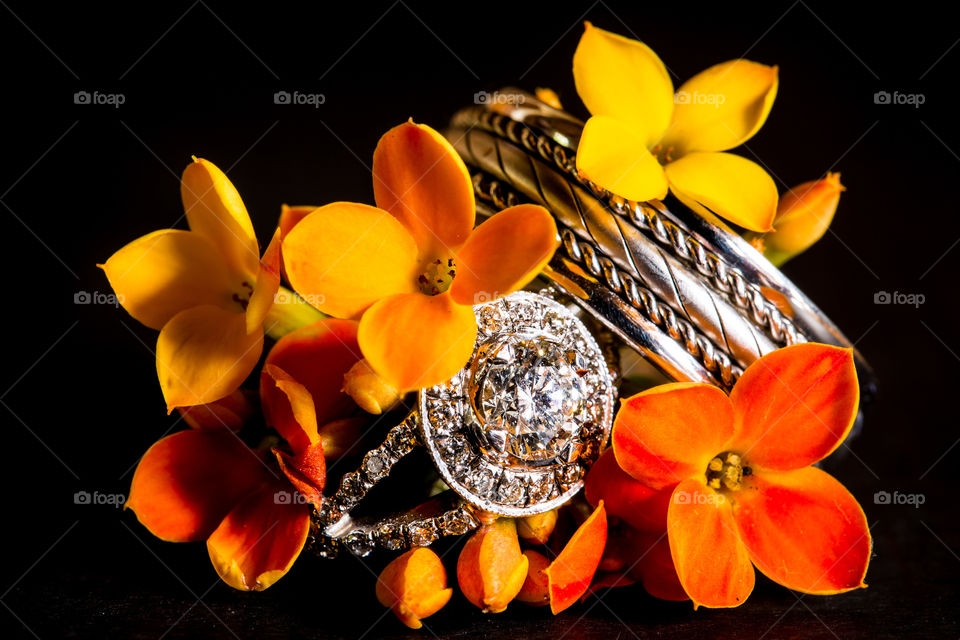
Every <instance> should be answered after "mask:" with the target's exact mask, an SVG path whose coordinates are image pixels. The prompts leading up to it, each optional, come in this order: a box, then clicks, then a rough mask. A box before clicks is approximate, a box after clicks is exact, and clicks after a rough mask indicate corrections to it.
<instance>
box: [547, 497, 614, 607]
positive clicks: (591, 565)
mask: <svg viewBox="0 0 960 640" xmlns="http://www.w3.org/2000/svg"><path fill="white" fill-rule="evenodd" d="M606 544H607V512H606V511H604V508H603V501H602V500H601V501H600V504H599V505H597V508H596V509H595V510H594V511H593V513H592V514H590V517H589V518H587V519H586V520H585V521H584V523H583V524H582V525H580V528H578V529H577V530H576V531H575V532H574V534H573V537H571V538H570V541H569V542H567V544H566V546H565V547H564V548H563V550H562V551H561V552H560V553H559V554H558V555H557V557H556V558H554V560H553V562H551V563H550V566H549V567H547V569H546V574H547V579H548V585H549V588H550V611H551V612H553V614H554V615H556V614H558V613H560V612H561V611H563V610H564V609H567V608H568V607H570V606H571V605H573V604H574V603H575V602H576V601H577V600H579V599H580V596H582V595H583V594H584V593H586V591H587V589H588V588H590V581H591V580H593V575H594V574H595V573H596V572H597V567H598V566H599V565H600V559H601V558H602V557H603V549H604V547H605V546H606Z"/></svg>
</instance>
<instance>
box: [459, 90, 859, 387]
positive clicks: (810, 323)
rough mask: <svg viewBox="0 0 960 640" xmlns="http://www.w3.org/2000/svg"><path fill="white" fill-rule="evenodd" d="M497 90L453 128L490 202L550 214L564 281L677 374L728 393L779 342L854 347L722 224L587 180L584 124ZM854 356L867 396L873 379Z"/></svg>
mask: <svg viewBox="0 0 960 640" xmlns="http://www.w3.org/2000/svg"><path fill="white" fill-rule="evenodd" d="M497 95H498V96H499V97H500V98H501V99H500V100H498V101H496V102H495V103H487V104H485V105H483V106H473V107H468V108H466V109H463V110H461V111H460V112H458V113H457V114H456V115H454V117H453V119H452V122H451V126H450V129H449V130H448V131H447V137H448V139H449V140H450V142H451V143H452V144H453V146H454V148H456V149H457V151H458V152H459V153H460V154H461V156H462V157H463V159H464V161H465V162H466V164H467V165H468V167H469V168H471V169H472V172H473V177H474V184H475V186H476V187H477V189H476V191H477V197H478V201H480V203H481V204H482V205H483V207H482V208H484V209H486V210H487V212H488V213H494V212H495V211H496V210H498V209H502V208H504V207H506V206H510V205H512V204H518V203H520V202H524V201H528V202H535V203H537V204H542V205H543V206H545V207H546V208H547V209H549V210H550V211H551V212H552V213H553V214H554V216H555V217H556V219H557V222H558V225H559V227H560V229H561V237H562V238H563V250H562V251H558V253H557V256H555V258H554V260H553V262H552V263H551V267H552V268H553V270H554V271H555V272H557V273H558V274H559V275H560V279H558V284H559V285H560V286H561V287H564V288H565V289H566V290H567V291H568V293H570V294H571V295H572V296H573V297H574V299H575V300H577V302H578V303H580V304H581V305H583V306H584V308H586V309H587V310H588V311H590V312H591V313H593V314H594V315H595V316H596V317H597V318H598V319H600V320H601V321H602V322H604V323H605V324H606V325H607V326H609V327H610V328H611V330H612V331H614V332H615V333H616V334H617V335H618V337H620V338H621V339H623V340H624V341H625V342H626V343H627V344H629V345H630V346H631V347H633V348H634V349H636V350H637V351H638V352H639V353H640V354H641V355H643V356H644V357H646V358H647V360H649V361H650V362H651V363H652V364H654V365H655V366H657V367H658V368H659V369H661V370H662V371H663V372H664V373H665V374H667V375H668V376H669V377H671V378H674V379H677V380H690V381H697V382H711V383H715V384H720V385H723V386H724V387H726V388H728V389H729V388H730V387H731V386H732V385H733V383H734V382H735V381H736V378H737V377H738V376H739V374H740V373H741V372H742V370H743V368H746V367H747V366H749V365H750V364H751V363H752V362H753V361H754V360H756V359H757V358H759V357H760V356H761V355H763V354H765V353H768V352H770V351H772V350H774V349H777V348H780V347H784V346H788V345H791V344H795V343H798V342H806V341H815V342H822V343H825V344H832V345H835V346H841V347H851V348H853V345H852V344H851V342H850V341H849V340H848V339H847V338H846V337H845V336H844V335H843V334H842V333H841V331H840V330H839V329H838V328H837V327H836V325H834V324H833V323H832V322H831V321H830V320H829V319H828V318H827V317H826V315H824V314H823V312H822V311H820V309H818V308H817V307H816V305H815V304H814V303H813V302H812V301H811V300H810V299H809V298H808V297H807V296H806V295H805V294H803V292H802V291H800V289H799V288H797V287H796V285H794V284H793V283H792V282H791V281H790V280H789V279H788V278H787V277H786V276H784V275H783V274H782V273H781V272H780V271H779V270H778V269H777V268H776V267H774V266H773V265H772V264H770V263H769V261H767V260H766V259H765V258H764V257H763V256H762V255H761V254H760V253H759V252H757V251H756V250H755V249H754V248H753V247H751V246H750V245H749V244H748V243H747V242H746V241H744V240H743V239H742V238H740V237H739V236H738V235H736V234H735V233H734V232H732V231H731V230H730V229H729V228H728V227H726V226H725V225H723V223H722V222H720V221H719V220H717V219H713V220H707V219H705V218H704V217H702V216H700V215H699V214H696V213H694V212H692V211H689V210H687V209H686V208H685V207H682V206H679V207H677V208H676V209H674V210H669V209H667V208H666V207H665V206H663V205H662V204H661V203H659V202H643V203H638V202H632V201H629V200H625V199H623V198H620V197H618V196H615V195H613V194H610V193H609V192H607V191H605V190H604V189H601V188H600V187H598V186H597V185H594V184H592V183H590V182H588V181H586V180H583V179H581V178H580V176H579V175H578V173H577V171H576V162H575V152H576V147H577V144H578V141H579V137H580V131H581V130H582V127H583V123H582V122H581V121H579V120H577V119H576V118H574V117H572V116H570V115H569V114H567V113H566V112H564V111H560V110H558V109H555V108H553V107H550V106H549V105H547V104H545V103H543V102H542V101H540V100H539V99H538V98H536V97H535V96H533V95H531V94H529V93H527V92H524V91H521V90H517V89H512V88H508V89H503V90H501V91H498V92H497ZM571 263H573V264H574V265H576V267H579V269H577V268H572V267H571ZM584 271H585V272H586V274H584V273H583V272H584ZM585 275H586V276H587V277H584V276H585ZM571 285H572V286H571ZM585 294H586V297H585ZM854 355H855V361H856V364H857V370H858V374H859V379H860V384H861V395H862V397H863V398H864V400H868V399H869V398H870V397H871V396H872V395H873V394H874V392H875V389H876V382H875V377H874V374H873V371H872V369H871V368H870V366H869V365H868V364H867V362H866V360H865V359H864V358H863V357H862V355H860V354H859V353H858V352H857V351H856V349H854Z"/></svg>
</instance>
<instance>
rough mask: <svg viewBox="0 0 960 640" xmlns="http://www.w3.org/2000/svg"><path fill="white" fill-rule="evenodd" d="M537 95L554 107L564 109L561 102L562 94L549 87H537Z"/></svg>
mask: <svg viewBox="0 0 960 640" xmlns="http://www.w3.org/2000/svg"><path fill="white" fill-rule="evenodd" d="M536 96H537V98H538V99H539V100H540V101H541V102H545V103H547V104H548V105H550V106H551V107H553V108H554V109H563V105H562V104H560V96H558V95H557V92H556V91H554V90H553V89H551V88H549V87H537V90H536Z"/></svg>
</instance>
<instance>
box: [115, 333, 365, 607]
mask: <svg viewBox="0 0 960 640" xmlns="http://www.w3.org/2000/svg"><path fill="white" fill-rule="evenodd" d="M356 331H357V329H356V323H355V322H350V321H347V320H336V319H332V318H328V319H324V320H321V321H319V322H318V323H316V324H314V325H310V326H308V327H304V328H303V329H300V330H298V331H294V332H292V333H290V334H288V335H286V336H284V337H283V338H281V339H280V340H279V341H278V342H277V345H276V346H275V347H274V349H273V350H272V351H271V353H270V355H268V356H267V362H266V364H265V365H264V370H263V373H262V377H261V401H262V403H263V406H264V411H265V414H266V417H267V420H268V422H269V423H270V424H271V425H272V426H273V427H274V428H275V429H276V430H277V432H278V433H279V434H280V436H281V438H282V440H283V442H284V443H285V446H282V447H281V446H276V447H273V448H271V449H270V455H266V456H265V455H264V453H262V452H261V451H260V450H259V449H252V448H250V447H248V446H247V445H246V444H244V442H243V441H242V440H241V439H240V436H238V435H237V434H236V433H234V430H235V429H236V426H237V425H236V424H235V420H234V419H233V418H234V417H235V416H237V415H238V414H241V413H243V412H244V411H245V405H244V404H243V402H242V397H234V396H237V395H238V394H237V393H235V394H233V395H231V396H230V397H229V398H228V399H226V400H221V401H217V402H215V403H212V404H211V405H203V406H200V407H193V408H191V409H190V410H189V412H188V415H189V416H190V417H189V418H187V421H188V423H189V424H191V426H195V428H194V429H191V430H187V431H181V432H179V433H176V434H174V435H171V436H167V437H165V438H163V439H162V440H160V441H159V442H157V443H156V444H154V445H153V446H152V447H150V449H149V450H148V451H147V453H146V454H145V455H144V456H143V459H142V460H141V461H140V463H139V465H138V466H137V470H136V472H135V473H134V476H133V482H132V484H131V487H130V497H129V499H128V500H127V502H126V506H127V507H128V508H130V509H132V510H133V511H134V512H135V513H136V515H137V518H138V519H139V520H140V522H141V523H142V524H143V525H144V526H145V527H147V529H149V530H150V532H151V533H153V534H154V535H155V536H157V537H159V538H162V539H163V540H168V541H171V542H191V541H200V540H206V543H207V551H208V553H209V555H210V559H211V561H212V562H213V565H214V567H215V568H216V570H217V573H219V575H220V577H221V578H222V579H223V580H224V582H226V583H227V584H229V585H230V586H232V587H234V588H235V589H242V590H262V589H266V588H267V587H269V586H270V585H272V584H273V583H274V582H276V581H277V580H278V579H280V578H281V577H282V576H283V575H284V574H286V572H287V571H289V569H290V567H291V566H292V565H293V562H294V561H295V560H296V559H297V557H298V555H299V554H300V551H301V550H302V549H303V546H304V543H305V542H306V539H307V533H308V530H309V524H310V522H309V515H310V511H311V505H314V506H318V505H319V504H320V503H321V500H322V492H323V488H324V485H325V483H326V459H325V456H324V441H325V438H324V435H323V432H324V430H325V429H324V427H323V426H321V427H319V428H318V422H319V424H321V425H323V424H324V423H326V426H330V425H336V424H338V423H340V422H342V421H343V420H345V419H349V418H347V416H350V415H351V414H353V413H355V412H356V407H355V406H353V405H352V404H351V403H350V402H349V398H346V396H344V395H343V394H342V393H340V392H339V388H340V382H341V380H342V378H343V374H344V372H345V371H346V370H347V369H349V368H350V367H351V366H352V365H353V364H354V363H355V362H356V361H357V359H358V358H359V350H358V348H357V345H356ZM281 366H283V367H288V368H289V370H290V371H287V370H285V369H283V368H281ZM291 371H292V372H294V373H295V374H296V375H297V376H298V377H297V378H295V377H294V375H293V374H291ZM301 381H302V382H301ZM238 393H239V392H238ZM208 409H209V410H208ZM339 431H342V430H339ZM337 445H338V446H339V447H341V448H344V446H345V443H343V442H339V443H337ZM301 497H302V498H303V499H302V500H301V499H300V498H301Z"/></svg>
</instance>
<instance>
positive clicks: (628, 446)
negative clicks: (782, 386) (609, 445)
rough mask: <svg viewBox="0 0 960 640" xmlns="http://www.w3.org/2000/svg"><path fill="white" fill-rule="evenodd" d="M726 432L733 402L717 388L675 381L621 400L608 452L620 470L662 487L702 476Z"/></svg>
mask: <svg viewBox="0 0 960 640" xmlns="http://www.w3.org/2000/svg"><path fill="white" fill-rule="evenodd" d="M731 435H733V407H731V405H730V401H729V399H728V398H727V396H726V395H724V393H723V391H721V390H720V389H718V388H717V387H714V386H712V385H709V384H694V383H687V382H675V383H671V384H664V385H660V386H658V387H654V388H653V389H649V390H647V391H644V392H642V393H638V394H637V395H635V396H632V397H630V398H627V399H626V400H624V401H623V404H622V405H621V407H620V411H619V412H618V413H617V417H616V418H615V420H614V423H613V451H614V453H615V454H616V457H617V463H618V464H619V465H620V467H621V468H622V469H623V470H624V471H626V472H627V473H629V474H630V475H631V476H633V477H634V478H636V479H637V480H639V481H640V482H643V483H644V484H646V485H648V486H650V487H652V488H654V489H663V488H665V487H668V486H670V485H673V484H676V483H677V482H680V481H681V480H684V479H685V478H689V477H691V476H694V475H699V476H702V475H704V474H705V473H706V470H707V464H708V463H709V462H710V459H711V458H713V456H715V455H717V454H718V453H720V452H722V451H723V450H724V449H723V446H724V444H725V443H726V442H727V440H728V439H729V438H730V436H731Z"/></svg>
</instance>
